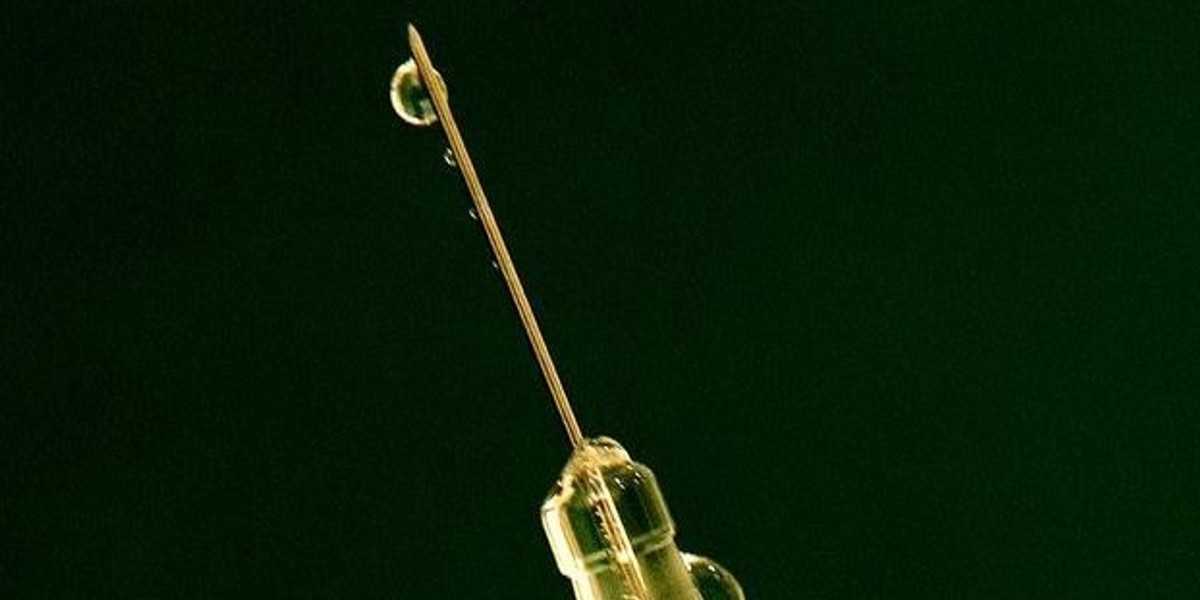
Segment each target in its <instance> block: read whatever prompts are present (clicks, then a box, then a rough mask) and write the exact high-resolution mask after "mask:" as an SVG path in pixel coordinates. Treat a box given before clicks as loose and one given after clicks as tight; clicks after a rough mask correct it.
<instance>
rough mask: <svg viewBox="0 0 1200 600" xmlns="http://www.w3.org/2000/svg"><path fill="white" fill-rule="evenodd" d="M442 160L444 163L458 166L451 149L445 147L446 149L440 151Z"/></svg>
mask: <svg viewBox="0 0 1200 600" xmlns="http://www.w3.org/2000/svg"><path fill="white" fill-rule="evenodd" d="M442 160H444V161H446V164H448V165H450V166H452V167H454V168H458V161H457V160H455V159H454V151H453V150H451V149H449V148H446V151H445V152H442Z"/></svg>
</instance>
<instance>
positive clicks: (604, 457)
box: [542, 437, 742, 600]
mask: <svg viewBox="0 0 1200 600" xmlns="http://www.w3.org/2000/svg"><path fill="white" fill-rule="evenodd" d="M542 525H543V527H544V528H545V530H546V536H547V537H548V538H549V540H550V546H551V549H552V550H553V552H554V558H555V561H556V562H557V563H558V569H559V571H561V572H562V574H563V575H566V576H567V577H568V578H569V579H570V580H571V582H572V585H573V586H574V588H575V596H576V598H577V600H625V599H628V598H636V599H638V600H715V599H718V598H720V599H725V598H734V599H740V598H742V592H741V588H740V587H738V584H737V582H736V581H735V580H734V579H733V577H732V576H731V575H729V574H728V572H727V571H725V570H724V569H722V568H720V567H719V566H717V565H716V564H715V563H712V562H711V561H709V560H708V559H704V558H702V557H694V556H690V555H686V554H682V553H681V552H680V551H679V548H678V547H676V545H675V524H674V522H673V521H672V520H671V514H670V512H668V511H667V505H666V502H665V501H664V500H663V496H662V491H661V490H660V489H659V487H658V482H657V481H656V480H655V477H654V473H652V472H651V471H650V469H648V468H647V467H646V466H645V465H642V464H640V463H637V462H634V461H633V460H632V459H631V458H630V457H629V454H628V453H627V452H626V451H625V449H624V448H622V447H621V445H620V444H618V443H617V442H616V441H614V440H612V439H609V438H603V437H601V438H589V439H586V440H584V443H583V444H581V445H580V446H579V447H578V448H577V449H576V450H575V451H574V452H573V453H572V455H571V458H570V459H569V460H568V461H567V464H566V466H565V467H564V468H563V471H562V475H561V477H560V478H559V480H558V483H557V484H556V485H555V486H554V488H553V489H552V490H551V491H550V495H549V496H548V497H547V498H546V501H545V502H544V503H543V504H542ZM714 584H715V585H714Z"/></svg>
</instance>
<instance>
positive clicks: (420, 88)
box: [391, 58, 437, 127]
mask: <svg viewBox="0 0 1200 600" xmlns="http://www.w3.org/2000/svg"><path fill="white" fill-rule="evenodd" d="M391 98H392V108H393V109H395V111H396V114H397V115H400V118H401V119H404V121H405V122H406V123H409V124H412V125H418V126H421V127H424V126H426V125H431V124H433V123H434V122H435V121H437V110H435V109H434V107H433V100H432V99H431V98H430V97H429V92H428V91H426V90H425V84H424V83H423V82H422V81H421V73H420V72H419V71H418V70H417V63H415V62H413V59H411V58H410V59H408V60H406V61H404V64H402V65H400V66H399V67H397V68H396V73H395V74H394V75H392V92H391Z"/></svg>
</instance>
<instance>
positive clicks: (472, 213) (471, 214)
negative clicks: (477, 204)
mask: <svg viewBox="0 0 1200 600" xmlns="http://www.w3.org/2000/svg"><path fill="white" fill-rule="evenodd" d="M467 216H468V217H471V220H472V221H478V220H479V213H477V212H475V209H473V208H472V209H471V210H468V211H467Z"/></svg>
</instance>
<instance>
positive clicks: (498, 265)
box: [492, 260, 500, 271]
mask: <svg viewBox="0 0 1200 600" xmlns="http://www.w3.org/2000/svg"><path fill="white" fill-rule="evenodd" d="M492 268H493V269H495V270H497V271H499V270H500V263H498V262H496V261H494V260H493V261H492Z"/></svg>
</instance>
